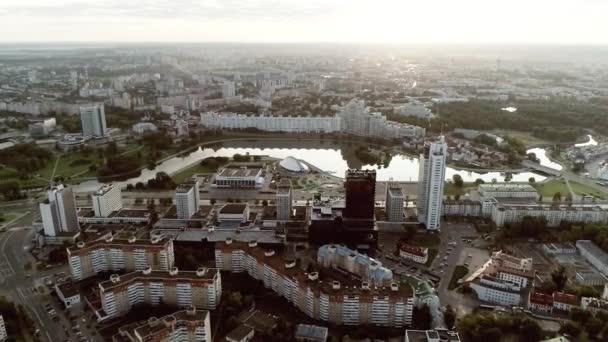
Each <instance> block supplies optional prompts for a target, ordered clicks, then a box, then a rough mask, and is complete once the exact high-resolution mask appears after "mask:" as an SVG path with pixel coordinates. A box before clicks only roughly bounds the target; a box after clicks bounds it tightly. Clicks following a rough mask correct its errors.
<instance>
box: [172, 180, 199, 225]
mask: <svg viewBox="0 0 608 342" xmlns="http://www.w3.org/2000/svg"><path fill="white" fill-rule="evenodd" d="M200 203H201V200H200V192H199V182H198V179H196V180H193V181H190V182H185V183H182V184H180V185H178V186H177V188H176V189H175V207H176V210H177V218H178V219H180V220H188V219H190V218H191V217H192V216H194V214H196V213H197V212H198V209H199V206H200Z"/></svg>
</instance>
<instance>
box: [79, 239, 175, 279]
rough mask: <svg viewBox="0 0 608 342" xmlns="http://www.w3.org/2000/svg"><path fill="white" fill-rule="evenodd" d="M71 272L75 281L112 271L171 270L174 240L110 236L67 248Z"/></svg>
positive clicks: (173, 256) (173, 258)
mask: <svg viewBox="0 0 608 342" xmlns="http://www.w3.org/2000/svg"><path fill="white" fill-rule="evenodd" d="M67 254H68V262H69V264H70V272H71V274H72V278H74V279H75V280H82V279H86V278H89V277H92V276H94V275H96V274H97V273H100V272H108V271H127V272H130V271H141V270H145V269H146V268H147V267H152V268H154V269H155V270H160V271H169V270H170V269H171V268H173V266H174V264H175V253H174V248H173V240H171V239H169V238H160V237H154V238H152V239H151V240H144V239H139V240H138V239H136V238H135V237H134V236H133V237H131V238H129V239H114V238H112V237H111V236H108V237H106V238H104V239H100V240H95V241H92V242H88V243H85V242H82V241H81V242H78V243H77V244H76V246H71V247H68V248H67Z"/></svg>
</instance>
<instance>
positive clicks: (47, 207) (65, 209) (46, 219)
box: [39, 184, 80, 236]
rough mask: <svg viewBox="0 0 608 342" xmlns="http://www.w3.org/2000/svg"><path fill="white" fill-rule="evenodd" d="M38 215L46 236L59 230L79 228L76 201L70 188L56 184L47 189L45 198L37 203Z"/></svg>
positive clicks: (53, 234)
mask: <svg viewBox="0 0 608 342" xmlns="http://www.w3.org/2000/svg"><path fill="white" fill-rule="evenodd" d="M39 208H40V217H41V219H42V226H43V228H44V234H45V235H46V236H56V235H57V234H59V233H61V232H76V231H78V230H79V229H80V226H79V225H78V215H77V212H76V201H75V198H74V193H73V191H72V188H71V187H69V186H64V185H61V184H59V185H57V186H54V187H52V188H50V189H49V190H47V200H45V201H44V202H41V203H40V204H39Z"/></svg>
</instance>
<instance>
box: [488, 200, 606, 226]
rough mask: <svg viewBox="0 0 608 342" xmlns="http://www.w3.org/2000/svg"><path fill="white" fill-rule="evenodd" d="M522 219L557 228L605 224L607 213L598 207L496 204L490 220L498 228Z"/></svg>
mask: <svg viewBox="0 0 608 342" xmlns="http://www.w3.org/2000/svg"><path fill="white" fill-rule="evenodd" d="M524 217H539V218H544V219H546V220H547V226H549V227H557V226H559V225H560V223H562V222H569V223H605V222H606V221H607V220H608V211H606V210H605V209H602V208H601V207H599V206H596V207H586V206H581V205H572V206H570V205H560V206H554V205H553V206H551V205H516V204H509V205H507V204H504V205H503V204H497V205H495V206H493V207H492V215H491V219H492V221H493V222H494V223H495V224H496V226H498V227H503V226H504V225H505V224H508V223H517V222H521V221H522V220H523V219H524Z"/></svg>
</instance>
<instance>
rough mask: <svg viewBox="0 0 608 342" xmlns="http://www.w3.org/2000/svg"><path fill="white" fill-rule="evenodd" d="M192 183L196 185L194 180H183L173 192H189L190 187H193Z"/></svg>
mask: <svg viewBox="0 0 608 342" xmlns="http://www.w3.org/2000/svg"><path fill="white" fill-rule="evenodd" d="M194 185H196V182H195V181H188V182H183V183H181V184H179V185H178V186H177V188H176V189H175V192H176V193H186V192H190V189H192V187H194Z"/></svg>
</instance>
